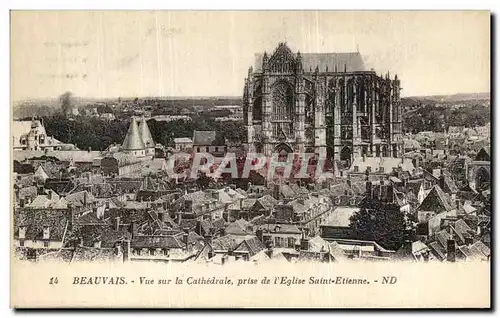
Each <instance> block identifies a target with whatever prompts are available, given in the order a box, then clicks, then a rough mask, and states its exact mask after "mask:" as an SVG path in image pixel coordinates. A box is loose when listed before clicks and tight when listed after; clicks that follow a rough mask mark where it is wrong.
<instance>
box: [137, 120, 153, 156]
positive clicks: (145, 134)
mask: <svg viewBox="0 0 500 318" xmlns="http://www.w3.org/2000/svg"><path fill="white" fill-rule="evenodd" d="M139 136H140V137H141V139H142V142H143V143H144V147H145V148H146V156H154V155H155V142H154V141H153V137H152V136H151V131H150V130H149V127H148V123H147V122H146V119H145V118H144V117H142V119H141V121H140V122H139Z"/></svg>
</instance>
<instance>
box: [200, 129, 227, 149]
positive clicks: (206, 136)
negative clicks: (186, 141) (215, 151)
mask: <svg viewBox="0 0 500 318" xmlns="http://www.w3.org/2000/svg"><path fill="white" fill-rule="evenodd" d="M193 145H194V146H224V145H225V141H224V137H223V136H222V133H221V132H219V131H215V130H195V131H194V132H193Z"/></svg>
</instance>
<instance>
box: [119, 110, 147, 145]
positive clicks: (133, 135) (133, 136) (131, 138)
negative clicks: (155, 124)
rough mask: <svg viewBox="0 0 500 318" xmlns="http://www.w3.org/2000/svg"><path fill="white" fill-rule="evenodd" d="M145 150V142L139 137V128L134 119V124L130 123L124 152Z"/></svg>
mask: <svg viewBox="0 0 500 318" xmlns="http://www.w3.org/2000/svg"><path fill="white" fill-rule="evenodd" d="M144 148H145V147H144V142H143V141H142V139H141V136H140V135H139V127H137V122H136V121H135V118H133V117H132V122H131V123H130V127H129V129H128V131H127V135H126V136H125V139H124V140H123V144H122V150H142V149H144Z"/></svg>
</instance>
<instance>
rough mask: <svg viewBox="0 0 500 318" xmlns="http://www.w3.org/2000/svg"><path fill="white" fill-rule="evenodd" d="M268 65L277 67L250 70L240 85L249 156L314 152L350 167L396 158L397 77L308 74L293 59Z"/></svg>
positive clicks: (398, 135) (399, 119)
mask: <svg viewBox="0 0 500 318" xmlns="http://www.w3.org/2000/svg"><path fill="white" fill-rule="evenodd" d="M275 54H279V52H278V53H275ZM273 57H274V56H273ZM273 57H271V58H270V59H269V60H272V59H273ZM264 59H267V55H264ZM274 60H275V61H281V62H278V63H283V66H278V67H276V66H273V67H272V66H266V67H263V70H262V71H259V72H253V70H252V69H250V70H249V74H248V78H247V79H246V81H245V89H244V96H243V104H244V120H245V125H246V127H247V135H248V144H249V146H248V148H249V151H257V152H263V153H264V154H266V155H270V154H271V153H273V152H280V151H282V150H285V151H286V152H309V151H308V150H314V151H315V152H316V153H320V154H328V155H329V156H330V157H334V158H335V159H337V160H348V161H350V162H352V160H353V158H354V157H357V156H361V155H362V154H367V155H371V154H373V153H377V156H380V155H382V156H386V157H391V156H392V157H399V156H401V155H402V136H401V132H402V130H401V129H402V128H401V122H402V117H401V115H402V114H401V102H400V95H399V90H400V81H399V80H398V78H397V76H396V77H395V78H394V79H392V80H391V79H389V77H388V76H386V77H385V78H384V77H381V76H377V74H376V73H375V72H374V71H362V72H339V71H337V70H331V71H328V70H316V71H310V70H309V71H308V70H304V69H302V65H301V63H300V59H299V57H298V55H295V56H294V57H290V56H285V57H283V58H274ZM268 63H270V62H269V61H268V60H263V61H262V65H267V64H268ZM290 64H295V66H296V67H295V68H293V67H288V65H290ZM281 131H284V134H283V133H282V132H281Z"/></svg>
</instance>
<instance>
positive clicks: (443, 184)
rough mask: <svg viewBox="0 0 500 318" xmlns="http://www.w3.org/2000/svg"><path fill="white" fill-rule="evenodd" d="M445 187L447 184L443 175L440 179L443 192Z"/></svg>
mask: <svg viewBox="0 0 500 318" xmlns="http://www.w3.org/2000/svg"><path fill="white" fill-rule="evenodd" d="M445 185H446V182H445V179H444V175H442V174H441V176H440V177H439V187H440V188H441V190H444V188H445Z"/></svg>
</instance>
